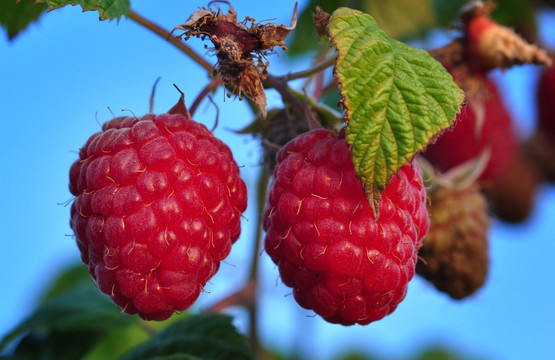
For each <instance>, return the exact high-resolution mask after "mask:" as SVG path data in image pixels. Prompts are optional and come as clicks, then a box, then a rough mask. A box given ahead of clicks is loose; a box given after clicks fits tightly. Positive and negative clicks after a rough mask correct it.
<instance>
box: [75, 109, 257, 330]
mask: <svg viewBox="0 0 555 360" xmlns="http://www.w3.org/2000/svg"><path fill="white" fill-rule="evenodd" d="M69 188H70V191H71V193H72V194H73V195H75V196H76V198H75V200H74V201H73V204H72V207H71V227H72V229H73V230H74V232H75V237H76V241H77V245H78V247H79V250H80V251H81V259H82V260H83V263H85V265H87V266H88V269H89V272H90V274H91V276H92V278H93V279H94V282H95V283H96V285H97V286H98V288H99V289H100V290H101V291H102V292H103V293H105V294H107V295H109V296H110V298H111V299H112V300H113V301H114V302H115V303H116V304H117V305H118V306H120V307H121V308H122V309H123V311H124V312H126V313H128V314H135V313H137V314H138V315H139V316H140V317H141V318H143V319H146V320H164V319H167V318H168V317H170V316H171V314H172V313H173V312H174V311H182V310H185V309H187V308H189V307H190V306H191V305H192V304H193V303H194V302H195V301H196V299H197V298H198V296H199V294H200V292H201V290H202V288H203V286H204V285H205V284H206V282H207V281H208V280H209V279H210V278H211V277H212V276H213V275H214V274H215V273H216V271H217V270H218V268H219V265H220V261H221V260H222V259H224V258H225V257H226V256H227V255H228V254H229V252H230V250H231V245H232V243H233V242H235V241H236V240H237V238H238V237H239V234H240V232H241V225H240V217H241V213H242V212H243V211H244V210H245V208H246V205H247V190H246V186H245V183H244V182H243V180H242V179H241V178H240V177H239V170H238V167H237V164H236V163H235V160H234V159H233V156H232V154H231V151H230V149H229V148H228V147H227V146H226V145H225V144H224V143H223V142H221V141H220V140H218V139H217V138H215V137H214V135H213V134H212V133H211V132H210V131H209V130H208V129H206V127H205V126H204V125H201V124H199V123H196V122H195V121H193V120H191V119H190V118H188V116H185V115H183V114H172V113H168V114H162V115H157V116H156V115H154V114H147V115H145V116H143V117H141V118H136V117H118V118H115V119H113V120H111V121H109V122H107V123H105V124H104V126H103V127H102V131H101V132H98V133H95V134H93V135H92V136H91V137H90V138H89V140H88V141H87V143H86V144H85V146H84V147H83V148H82V149H81V150H80V152H79V160H77V161H76V162H75V163H74V164H73V165H72V167H71V170H70V183H69Z"/></svg>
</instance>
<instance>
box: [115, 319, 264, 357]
mask: <svg viewBox="0 0 555 360" xmlns="http://www.w3.org/2000/svg"><path fill="white" fill-rule="evenodd" d="M122 359H123V360H135V359H142V360H154V359H176V360H177V359H190V360H197V359H198V360H200V359H226V360H247V359H254V357H253V355H252V353H251V352H250V351H249V349H248V347H247V343H246V338H245V337H244V336H242V335H240V334H239V333H238V332H237V330H236V329H235V327H234V326H233V325H232V324H231V317H229V316H225V315H214V314H210V315H195V316H189V317H187V318H185V319H184V320H181V321H179V322H176V323H174V324H172V325H170V326H169V327H167V328H165V329H164V330H162V331H160V332H158V333H156V335H154V336H153V337H152V338H151V339H150V340H149V341H147V342H146V343H144V344H142V345H140V346H138V347H137V348H135V349H134V350H132V351H131V352H129V353H128V354H127V355H125V356H123V358H122Z"/></svg>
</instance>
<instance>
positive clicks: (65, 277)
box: [42, 263, 94, 302]
mask: <svg viewBox="0 0 555 360" xmlns="http://www.w3.org/2000/svg"><path fill="white" fill-rule="evenodd" d="M78 285H90V286H94V285H93V283H92V279H91V276H90V275H89V272H88V271H87V267H86V266H84V265H83V264H81V263H79V264H75V265H74V266H72V267H70V268H68V269H67V270H65V271H64V272H63V273H62V274H61V275H60V276H58V277H57V278H56V279H55V280H54V282H53V283H52V285H50V287H49V288H48V289H47V290H46V292H45V293H44V295H43V296H42V301H43V302H46V301H49V300H52V299H54V298H55V297H57V296H59V295H60V294H62V293H64V292H66V291H68V290H70V289H72V288H74V287H76V286H78Z"/></svg>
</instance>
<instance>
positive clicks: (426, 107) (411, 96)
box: [328, 8, 464, 213]
mask: <svg viewBox="0 0 555 360" xmlns="http://www.w3.org/2000/svg"><path fill="white" fill-rule="evenodd" d="M328 30H329V35H330V38H332V39H333V43H334V45H335V46H336V48H337V51H338V55H337V63H336V67H335V73H336V75H337V79H338V81H339V88H340V89H341V96H342V99H343V106H344V108H345V111H346V113H347V121H348V125H347V129H346V140H347V143H348V144H349V145H351V158H352V160H353V165H354V167H355V171H356V174H357V176H358V177H359V178H360V179H361V180H362V184H363V186H364V189H365V191H366V195H367V196H368V200H369V202H370V205H371V207H372V209H374V213H376V209H377V207H378V206H377V205H378V203H379V200H380V199H381V193H382V191H383V189H384V188H385V186H386V185H387V183H388V182H389V179H390V178H391V176H393V174H395V173H397V171H398V170H399V169H400V168H401V167H402V166H404V165H405V164H406V163H407V162H408V161H410V160H411V159H412V158H413V157H414V156H415V155H416V154H417V153H418V152H419V151H421V150H423V149H424V148H425V147H426V146H427V144H428V142H429V141H430V140H431V139H432V138H433V137H434V136H435V135H436V134H438V133H439V132H440V131H442V130H443V129H446V128H448V127H449V126H451V125H452V123H453V121H454V120H455V116H456V114H457V113H458V112H459V109H460V106H461V104H462V102H463V99H464V93H463V91H462V90H461V89H459V88H458V87H457V85H456V84H455V83H454V81H453V78H452V77H451V75H450V74H449V73H448V72H447V71H446V70H445V68H444V67H443V66H442V65H441V64H440V63H439V62H437V61H436V60H434V59H433V58H432V57H431V56H430V55H429V54H428V53H427V52H425V51H423V50H418V49H415V48H413V47H410V46H408V45H406V44H404V43H402V42H399V41H397V40H394V39H390V38H389V37H388V36H387V35H386V34H385V32H384V31H383V30H381V29H380V28H379V27H378V25H377V24H376V22H375V20H374V19H373V18H372V17H371V16H370V15H367V14H364V13H362V12H360V11H356V10H351V9H348V8H340V9H338V10H336V11H335V12H334V13H333V14H332V16H331V18H330V21H329V26H328Z"/></svg>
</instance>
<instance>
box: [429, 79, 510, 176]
mask: <svg viewBox="0 0 555 360" xmlns="http://www.w3.org/2000/svg"><path fill="white" fill-rule="evenodd" d="M486 89H487V95H486V100H485V119H484V124H483V125H482V128H481V129H480V131H477V129H476V126H477V124H476V122H477V121H476V115H475V113H474V111H473V110H472V107H471V106H470V105H468V106H466V107H465V108H464V109H463V110H462V111H461V112H460V113H459V114H458V115H457V118H456V120H455V125H454V127H453V130H452V131H450V130H448V131H445V132H444V133H443V134H442V135H441V136H440V137H439V138H438V139H437V141H436V142H435V143H434V144H431V145H429V146H428V148H427V149H426V152H425V153H424V156H425V157H426V158H427V159H428V160H430V162H431V163H432V164H433V165H434V166H435V167H436V168H437V169H438V170H440V171H442V172H446V171H448V170H449V169H452V168H454V167H455V166H457V165H459V164H462V163H464V162H466V161H469V160H472V159H475V158H477V157H478V156H480V154H482V152H483V151H484V150H486V149H489V150H490V151H491V153H490V154H491V155H490V159H489V161H488V164H487V165H486V168H485V169H484V172H483V173H482V175H481V176H480V180H482V181H487V180H488V181H489V180H494V179H496V178H497V177H499V176H500V175H502V174H503V172H505V171H506V170H507V168H508V167H509V166H510V164H511V163H512V161H513V159H514V157H515V156H516V153H517V148H518V141H517V138H516V135H515V133H514V130H513V127H512V126H513V125H512V120H511V117H510V115H509V113H508V112H507V110H506V108H505V105H504V104H503V102H502V101H501V98H500V95H499V91H498V90H497V87H496V86H495V84H494V83H493V82H492V81H491V80H486ZM469 101H472V100H469ZM477 132H478V134H477Z"/></svg>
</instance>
